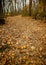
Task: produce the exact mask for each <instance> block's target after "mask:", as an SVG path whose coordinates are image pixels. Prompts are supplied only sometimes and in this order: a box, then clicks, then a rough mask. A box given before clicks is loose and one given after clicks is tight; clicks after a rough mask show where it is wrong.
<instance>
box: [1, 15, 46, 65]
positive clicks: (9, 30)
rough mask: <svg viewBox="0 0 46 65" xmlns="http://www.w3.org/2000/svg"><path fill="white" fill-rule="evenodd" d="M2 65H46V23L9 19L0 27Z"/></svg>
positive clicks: (28, 19) (16, 18) (17, 18)
mask: <svg viewBox="0 0 46 65" xmlns="http://www.w3.org/2000/svg"><path fill="white" fill-rule="evenodd" d="M0 65H46V23H43V22H42V21H40V20H34V19H32V18H31V17H21V16H14V17H8V18H7V19H6V24H5V25H3V26H0Z"/></svg>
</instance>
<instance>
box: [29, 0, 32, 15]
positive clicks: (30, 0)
mask: <svg viewBox="0 0 46 65" xmlns="http://www.w3.org/2000/svg"><path fill="white" fill-rule="evenodd" d="M31 7H32V0H29V15H30V16H31Z"/></svg>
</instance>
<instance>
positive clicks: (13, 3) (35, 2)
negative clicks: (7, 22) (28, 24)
mask: <svg viewBox="0 0 46 65" xmlns="http://www.w3.org/2000/svg"><path fill="white" fill-rule="evenodd" d="M1 1H2V8H3V13H4V15H18V14H22V15H24V16H32V17H33V18H37V19H41V18H42V19H43V18H45V17H46V0H1ZM34 12H35V13H34Z"/></svg>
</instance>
